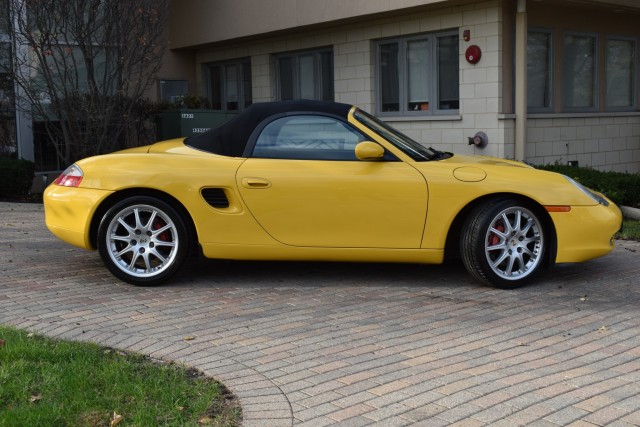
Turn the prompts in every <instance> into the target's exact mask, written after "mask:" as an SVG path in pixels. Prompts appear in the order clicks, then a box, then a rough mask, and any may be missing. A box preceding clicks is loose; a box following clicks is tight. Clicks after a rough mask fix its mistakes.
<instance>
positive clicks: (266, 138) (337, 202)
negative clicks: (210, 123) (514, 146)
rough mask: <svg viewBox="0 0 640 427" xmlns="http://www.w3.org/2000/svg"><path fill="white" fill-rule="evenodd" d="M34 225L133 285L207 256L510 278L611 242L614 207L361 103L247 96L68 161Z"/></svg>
mask: <svg viewBox="0 0 640 427" xmlns="http://www.w3.org/2000/svg"><path fill="white" fill-rule="evenodd" d="M44 204H45V213H46V223H47V226H48V228H49V230H51V232H52V233H53V234H55V235H56V236H58V237H59V238H60V239H62V240H64V241H65V242H67V243H70V244H72V245H75V246H79V247H81V248H85V249H91V250H93V249H97V250H98V251H99V253H100V256H101V258H102V259H103V261H104V263H105V265H106V266H107V268H108V269H109V270H110V271H111V272H112V273H113V274H114V275H115V276H116V277H118V278H119V279H121V280H123V281H126V282H129V283H132V284H135V285H154V284H158V283H160V282H162V281H164V280H166V279H168V278H169V277H170V276H172V275H174V274H175V273H176V272H177V271H178V270H179V269H180V268H181V267H182V266H183V264H184V263H185V260H187V259H188V257H189V256H190V255H191V254H192V253H193V251H194V250H200V251H201V252H202V254H204V256H206V257H208V258H218V259H235V260H314V261H318V260H325V261H352V262H407V263H435V264H437V263H442V262H443V261H444V260H445V258H449V257H459V258H461V259H462V261H463V263H464V265H465V267H466V268H467V270H468V271H469V273H470V274H471V275H472V276H473V277H475V278H476V279H478V280H479V281H480V282H483V283H486V284H491V285H493V286H496V287H501V288H511V287H516V286H519V285H522V284H524V283H526V282H528V281H530V280H531V279H533V278H534V277H535V276H536V275H537V274H538V273H539V272H540V271H541V270H543V269H545V268H547V267H550V266H552V265H553V264H554V263H566V262H581V261H586V260H589V259H592V258H596V257H599V256H602V255H605V254H606V253H608V252H610V251H611V250H612V248H613V245H614V243H613V236H614V234H615V233H616V231H617V230H619V228H620V226H621V223H622V217H621V214H620V210H619V209H618V207H616V206H615V204H613V203H612V202H611V201H610V200H608V199H607V198H606V197H605V196H603V195H602V194H599V193H595V192H593V191H591V190H589V189H587V188H585V187H583V186H582V185H580V184H579V183H577V182H575V181H573V180H572V179H570V178H568V177H566V176H563V175H559V174H556V173H552V172H547V171H541V170H537V169H534V168H532V167H530V166H527V165H525V164H522V163H518V162H514V161H508V160H501V159H493V158H488V157H473V156H462V155H457V154H452V153H446V152H440V151H437V150H435V149H432V148H426V147H424V146H422V145H421V144H418V143H417V142H415V141H413V140H411V139H410V138H408V137H407V136H405V135H403V134H401V133H400V132H398V131H397V130H395V129H393V128H392V127H390V126H388V125H387V124H385V123H383V122H381V121H380V120H378V119H376V118H375V117H373V116H371V115H369V114H367V113H366V112H364V111H362V110H361V109H359V108H357V107H354V106H351V105H346V104H339V103H333V102H321V101H283V102H271V103H258V104H254V105H253V106H251V107H249V108H248V109H246V110H245V111H244V112H242V113H241V114H239V115H238V116H236V117H235V118H234V119H232V120H231V121H229V122H227V123H226V124H224V125H222V126H220V127H218V128H216V129H213V130H211V131H209V132H207V133H203V134H200V135H197V136H194V137H190V138H186V139H185V138H181V139H175V140H171V141H164V142H159V143H156V144H153V145H150V146H146V147H140V148H134V149H129V150H124V151H120V152H117V153H113V154H108V155H103V156H96V157H91V158H87V159H84V160H81V161H79V162H77V163H75V164H74V165H72V166H70V167H69V168H68V169H67V170H65V171H64V172H63V173H62V175H60V177H58V179H57V180H56V181H55V182H54V183H53V184H52V185H50V186H49V187H48V188H47V190H46V192H45V195H44Z"/></svg>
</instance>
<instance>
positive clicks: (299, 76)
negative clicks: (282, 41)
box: [274, 48, 334, 101]
mask: <svg viewBox="0 0 640 427" xmlns="http://www.w3.org/2000/svg"><path fill="white" fill-rule="evenodd" d="M274 65H275V78H276V82H275V87H276V99H277V100H279V101H288V100H292V99H315V100H320V101H333V100H334V87H333V82H334V78H333V50H332V49H331V48H323V49H315V50H308V51H299V52H287V53H278V54H275V55H274Z"/></svg>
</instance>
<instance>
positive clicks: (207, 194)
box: [200, 188, 229, 209]
mask: <svg viewBox="0 0 640 427" xmlns="http://www.w3.org/2000/svg"><path fill="white" fill-rule="evenodd" d="M200 194H202V198H203V199H204V200H205V201H206V202H207V203H209V205H211V206H213V207H214V208H218V209H221V208H228V207H229V199H227V195H226V194H225V193H224V190H223V189H222V188H203V189H202V191H201V192H200Z"/></svg>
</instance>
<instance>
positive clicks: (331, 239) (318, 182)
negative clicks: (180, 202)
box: [236, 114, 428, 248]
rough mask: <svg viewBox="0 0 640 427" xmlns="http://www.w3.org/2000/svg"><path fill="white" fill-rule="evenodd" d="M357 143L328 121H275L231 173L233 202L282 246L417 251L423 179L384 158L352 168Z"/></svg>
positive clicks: (357, 136)
mask: <svg viewBox="0 0 640 427" xmlns="http://www.w3.org/2000/svg"><path fill="white" fill-rule="evenodd" d="M365 140H366V138H365V137H364V136H363V135H362V134H361V133H360V132H359V131H357V130H356V129H355V128H353V127H352V126H351V125H349V124H348V123H346V122H344V121H342V120H341V119H339V118H336V117H330V116H322V115H313V114H300V115H288V116H285V117H280V118H278V119H275V120H273V121H272V122H270V123H269V124H268V125H267V126H265V127H264V128H263V129H262V131H261V132H260V135H259V136H258V137H257V139H256V140H255V147H254V148H253V151H252V155H251V156H250V158H248V159H247V160H246V161H245V162H244V163H243V164H242V165H241V166H240V168H239V169H238V172H237V176H236V179H237V185H238V188H239V191H240V194H241V197H242V198H243V200H244V202H245V204H246V205H247V207H248V208H249V210H250V211H251V213H252V214H253V216H254V217H255V219H256V220H257V221H258V223H259V224H260V225H261V226H262V227H263V228H264V229H265V230H266V231H267V232H268V233H269V234H270V235H271V236H272V237H273V238H275V239H276V240H278V241H280V242H282V243H284V244H287V245H293V246H308V247H340V248H350V247H351V248H418V247H420V243H421V240H422V233H423V230H424V223H425V216H426V212H427V196H428V193H427V185H426V182H425V180H424V177H423V176H422V175H421V174H420V173H418V172H417V171H416V170H415V169H414V168H413V167H412V166H410V165H408V164H407V163H404V162H402V161H399V160H398V159H397V158H395V157H394V156H393V155H391V154H390V153H389V154H388V155H386V156H385V158H384V159H381V160H378V161H361V160H358V159H357V158H356V157H355V146H356V145H357V144H358V143H359V142H362V141H365Z"/></svg>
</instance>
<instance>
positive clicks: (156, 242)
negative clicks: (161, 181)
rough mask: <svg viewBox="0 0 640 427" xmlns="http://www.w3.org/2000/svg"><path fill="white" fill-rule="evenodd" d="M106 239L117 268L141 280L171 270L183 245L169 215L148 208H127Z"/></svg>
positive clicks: (156, 209)
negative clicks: (179, 248) (178, 250)
mask: <svg viewBox="0 0 640 427" xmlns="http://www.w3.org/2000/svg"><path fill="white" fill-rule="evenodd" d="M105 239H106V244H107V245H106V246H107V248H108V253H109V257H110V258H111V260H112V261H113V263H114V265H115V266H117V267H118V268H119V269H120V270H122V271H123V272H124V273H126V274H127V275H131V276H134V277H138V278H148V277H153V276H156V275H158V274H160V273H162V272H163V271H165V270H167V269H168V268H170V267H171V265H172V263H173V261H174V259H175V258H176V254H177V249H178V245H179V244H180V241H179V239H178V232H177V230H176V225H175V224H174V222H173V221H172V220H171V218H170V217H169V215H167V214H166V213H165V212H163V211H162V210H160V209H158V208H156V207H154V206H151V205H146V204H137V205H132V206H127V207H125V208H124V209H122V210H121V211H119V212H118V213H117V214H116V215H114V217H113V218H112V220H111V222H110V223H109V225H108V228H107V233H106V236H105Z"/></svg>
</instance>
